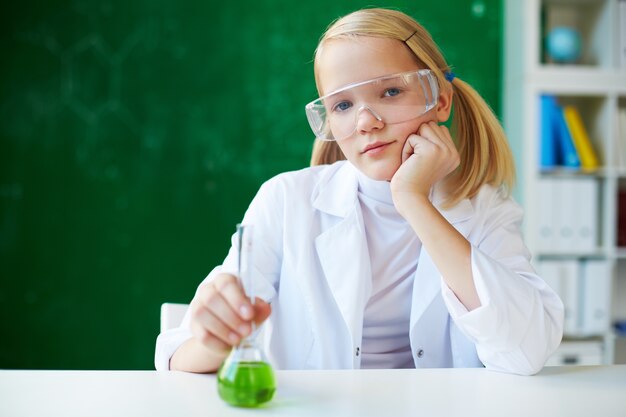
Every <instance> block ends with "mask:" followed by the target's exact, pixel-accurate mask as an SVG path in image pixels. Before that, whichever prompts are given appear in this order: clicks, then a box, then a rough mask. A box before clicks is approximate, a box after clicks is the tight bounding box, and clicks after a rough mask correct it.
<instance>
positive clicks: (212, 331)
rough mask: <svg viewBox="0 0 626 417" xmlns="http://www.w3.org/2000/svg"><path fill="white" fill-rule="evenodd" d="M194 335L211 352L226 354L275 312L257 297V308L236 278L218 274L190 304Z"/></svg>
mask: <svg viewBox="0 0 626 417" xmlns="http://www.w3.org/2000/svg"><path fill="white" fill-rule="evenodd" d="M190 308H191V332H192V333H193V335H194V337H195V338H196V339H197V340H198V341H200V343H202V345H204V346H205V347H206V348H208V349H209V350H211V351H213V352H216V353H224V354H225V353H227V352H228V351H229V350H230V348H231V347H232V346H235V345H237V344H238V343H239V342H240V341H241V339H242V338H244V337H246V336H248V335H249V334H250V333H251V331H252V322H253V321H254V322H255V323H256V324H257V325H260V324H261V323H263V321H265V319H267V318H268V317H269V315H270V313H271V311H272V309H271V307H270V305H269V304H268V303H266V302H265V301H263V300H261V299H259V298H257V299H256V300H255V303H254V306H253V305H252V304H251V303H250V300H249V299H248V297H247V296H246V294H245V292H244V290H243V288H242V287H241V285H240V284H239V281H238V280H237V278H236V277H235V276H234V275H231V274H219V275H218V276H216V277H215V279H213V280H212V281H211V282H210V283H208V284H206V285H203V286H202V287H201V288H200V290H199V292H198V294H197V295H196V297H194V299H193V301H192V302H191V306H190Z"/></svg>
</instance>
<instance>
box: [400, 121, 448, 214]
mask: <svg viewBox="0 0 626 417" xmlns="http://www.w3.org/2000/svg"><path fill="white" fill-rule="evenodd" d="M459 163H460V157H459V152H458V151H457V149H456V146H455V145H454V142H453V141H452V137H451V136H450V132H449V131H448V128H447V127H445V126H439V125H438V124H437V122H435V121H430V122H427V123H423V124H422V125H421V126H420V127H419V129H418V131H417V133H416V134H412V135H410V136H409V137H408V139H407V141H406V142H405V143H404V148H403V149H402V164H401V165H400V168H398V170H397V171H396V173H395V174H394V176H393V178H392V179H391V192H392V196H393V201H394V204H395V205H396V208H397V209H398V211H400V213H402V209H403V208H404V207H403V203H405V202H407V203H408V202H409V201H412V200H413V198H414V197H420V196H421V197H425V198H426V199H428V197H429V194H430V190H431V188H432V186H433V185H435V184H436V183H437V182H438V181H440V180H441V179H443V178H445V177H446V176H447V175H448V174H450V173H451V172H452V171H454V170H455V169H456V168H457V167H458V166H459Z"/></svg>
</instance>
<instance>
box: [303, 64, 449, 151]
mask: <svg viewBox="0 0 626 417" xmlns="http://www.w3.org/2000/svg"><path fill="white" fill-rule="evenodd" d="M438 97H439V88H438V85H437V79H436V78H435V76H434V75H433V73H432V72H431V71H430V70H427V69H423V70H417V71H410V72H403V73H400V74H393V75H387V76H384V77H380V78H375V79H373V80H368V81H362V82H358V83H354V84H350V85H347V86H345V87H342V88H340V89H339V90H336V91H334V92H332V93H330V94H327V95H325V96H324V97H320V98H318V99H317V100H315V101H312V102H310V103H309V104H307V105H306V106H305V111H306V117H307V119H308V120H309V124H310V125H311V129H312V130H313V133H315V137H317V138H318V139H321V140H342V139H345V138H347V137H349V136H351V135H352V134H353V133H354V132H355V131H356V128H357V124H358V121H359V117H360V115H361V113H362V111H365V110H367V111H368V112H369V113H371V115H373V116H374V117H375V118H376V119H377V120H379V121H382V122H384V123H385V124H394V123H403V122H408V121H409V120H412V119H416V118H418V117H420V116H421V115H423V114H424V113H426V112H427V111H429V110H430V109H432V108H433V107H435V106H436V105H437V98H438Z"/></svg>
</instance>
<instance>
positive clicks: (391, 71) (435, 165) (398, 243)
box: [155, 9, 563, 374]
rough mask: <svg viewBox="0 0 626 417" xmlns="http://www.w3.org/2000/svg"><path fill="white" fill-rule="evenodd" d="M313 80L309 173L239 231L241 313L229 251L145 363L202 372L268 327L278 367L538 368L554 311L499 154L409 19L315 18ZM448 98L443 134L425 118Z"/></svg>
mask: <svg viewBox="0 0 626 417" xmlns="http://www.w3.org/2000/svg"><path fill="white" fill-rule="evenodd" d="M315 80H316V84H317V88H318V91H319V94H320V97H321V98H319V99H318V100H315V101H314V102H312V103H310V104H309V105H307V106H306V113H307V117H308V119H309V122H310V124H311V127H312V129H313V131H314V133H315V134H316V137H317V140H316V143H315V145H314V150H313V157H312V165H313V166H312V167H311V168H307V169H303V170H301V171H297V172H289V173H285V174H281V175H278V176H277V177H275V178H273V179H271V180H269V181H268V182H266V183H265V184H264V185H263V186H262V187H261V189H260V190H259V192H258V194H257V196H256V197H255V198H254V200H253V201H252V203H251V204H250V207H249V209H248V211H247V212H246V214H245V216H244V219H243V223H247V224H253V225H254V227H255V233H256V237H255V250H256V261H255V264H254V270H255V273H256V276H255V293H256V294H259V298H258V299H257V302H256V303H255V304H254V305H252V304H250V303H249V302H248V300H247V299H246V297H245V294H244V292H243V290H242V288H241V287H240V285H239V284H238V283H237V280H236V278H235V271H236V270H237V268H236V262H237V253H236V250H235V249H233V248H231V250H230V252H229V254H228V256H227V257H226V259H225V261H224V263H223V265H221V266H219V267H217V268H215V269H214V270H213V271H212V272H211V273H210V274H209V276H208V277H207V278H206V279H205V280H204V281H203V282H202V283H201V284H200V286H199V288H198V290H197V292H196V295H195V297H194V299H193V300H192V302H191V305H190V308H189V310H188V312H187V314H186V316H185V319H184V320H183V323H182V325H181V327H180V328H178V329H174V330H171V331H167V332H164V333H163V334H161V335H160V336H159V338H158V340H157V348H156V359H155V362H156V367H157V369H176V370H185V371H191V372H213V371H216V370H217V368H218V367H219V365H220V364H221V362H222V361H223V360H224V358H225V357H226V355H227V354H228V351H229V350H230V348H231V346H233V345H236V344H237V343H238V342H239V341H240V339H241V338H243V337H245V336H246V335H248V334H249V333H250V331H251V325H252V322H253V321H254V322H255V323H257V324H260V323H262V322H264V321H265V320H266V319H268V318H269V319H268V320H267V323H265V325H264V326H263V328H262V329H263V330H262V332H263V335H262V339H263V346H264V349H265V352H266V353H267V354H268V356H269V357H270V360H271V362H272V364H273V365H274V366H275V367H276V368H277V369H307V368H315V369H336V368H413V367H415V368H427V367H471V366H485V367H487V368H488V369H493V370H499V371H505V372H512V373H517V374H534V373H536V372H538V371H539V370H540V369H541V368H542V367H543V365H544V363H545V361H546V359H547V358H548V356H549V355H550V354H551V353H552V352H553V351H554V350H555V349H556V347H557V346H558V345H559V343H560V340H561V337H562V329H563V305H562V303H561V301H560V299H559V298H558V296H557V295H556V294H555V293H554V292H553V291H552V290H551V289H550V288H549V287H548V286H547V285H546V284H545V283H544V282H543V281H542V280H541V279H540V278H539V277H538V276H537V275H536V274H535V272H534V270H533V268H532V266H531V264H530V259H529V258H530V256H529V252H528V250H527V249H526V247H525V245H524V243H523V241H522V237H521V234H520V230H519V226H520V223H521V220H522V211H521V209H520V208H519V207H518V206H517V205H516V204H515V203H514V202H513V201H512V200H511V198H510V197H509V195H508V191H509V190H510V188H511V186H512V183H513V175H514V172H513V171H514V170H513V161H512V157H511V153H510V150H509V148H508V145H507V142H506V138H505V136H504V132H503V130H502V128H501V126H500V125H499V123H498V121H497V119H496V117H495V116H494V115H493V113H492V112H491V110H490V109H489V107H488V106H487V104H486V103H485V102H484V101H483V100H482V99H481V98H480V97H479V96H478V94H477V93H476V92H475V91H474V90H473V89H472V88H471V87H470V86H469V85H468V84H466V83H465V82H463V81H462V80H460V79H459V78H458V77H455V75H454V74H453V73H452V72H451V71H450V67H449V66H448V64H447V63H446V62H445V60H444V58H443V56H442V54H441V52H440V51H439V49H438V48H437V46H436V45H435V44H434V42H433V40H432V39H431V37H430V35H429V34H428V33H427V32H426V30H425V29H424V28H423V27H422V26H420V25H419V24H418V23H417V22H416V21H414V20H413V19H412V18H410V17H408V16H406V15H405V14H403V13H401V12H398V11H394V10H387V9H366V10H360V11H357V12H354V13H352V14H349V15H347V16H345V17H343V18H341V19H339V20H338V21H336V22H335V23H334V24H333V25H331V26H330V27H329V29H328V30H327V32H326V33H325V34H324V36H323V37H322V39H321V41H320V43H319V46H318V49H317V51H316V54H315ZM453 100H454V103H455V111H454V116H453V122H452V127H453V129H452V131H453V132H454V135H451V133H450V132H449V131H448V129H447V128H446V127H444V126H442V125H439V123H440V122H445V121H446V120H447V119H448V117H449V116H450V113H451V109H452V102H453ZM453 137H454V139H453ZM345 159H347V161H345ZM233 243H234V241H233ZM233 247H234V245H233ZM270 303H271V305H270ZM270 313H271V315H270Z"/></svg>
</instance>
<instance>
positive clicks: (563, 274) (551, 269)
mask: <svg viewBox="0 0 626 417" xmlns="http://www.w3.org/2000/svg"><path fill="white" fill-rule="evenodd" d="M537 272H538V273H539V276H541V278H543V279H544V281H545V282H546V284H548V286H550V288H552V289H553V290H554V291H555V292H556V293H557V294H558V295H559V297H561V301H563V305H564V307H565V323H564V326H563V333H565V335H577V334H578V333H579V303H580V300H579V285H578V283H579V275H580V274H579V263H578V261H577V260H574V259H571V260H543V261H540V262H539V263H538V264H537Z"/></svg>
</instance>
